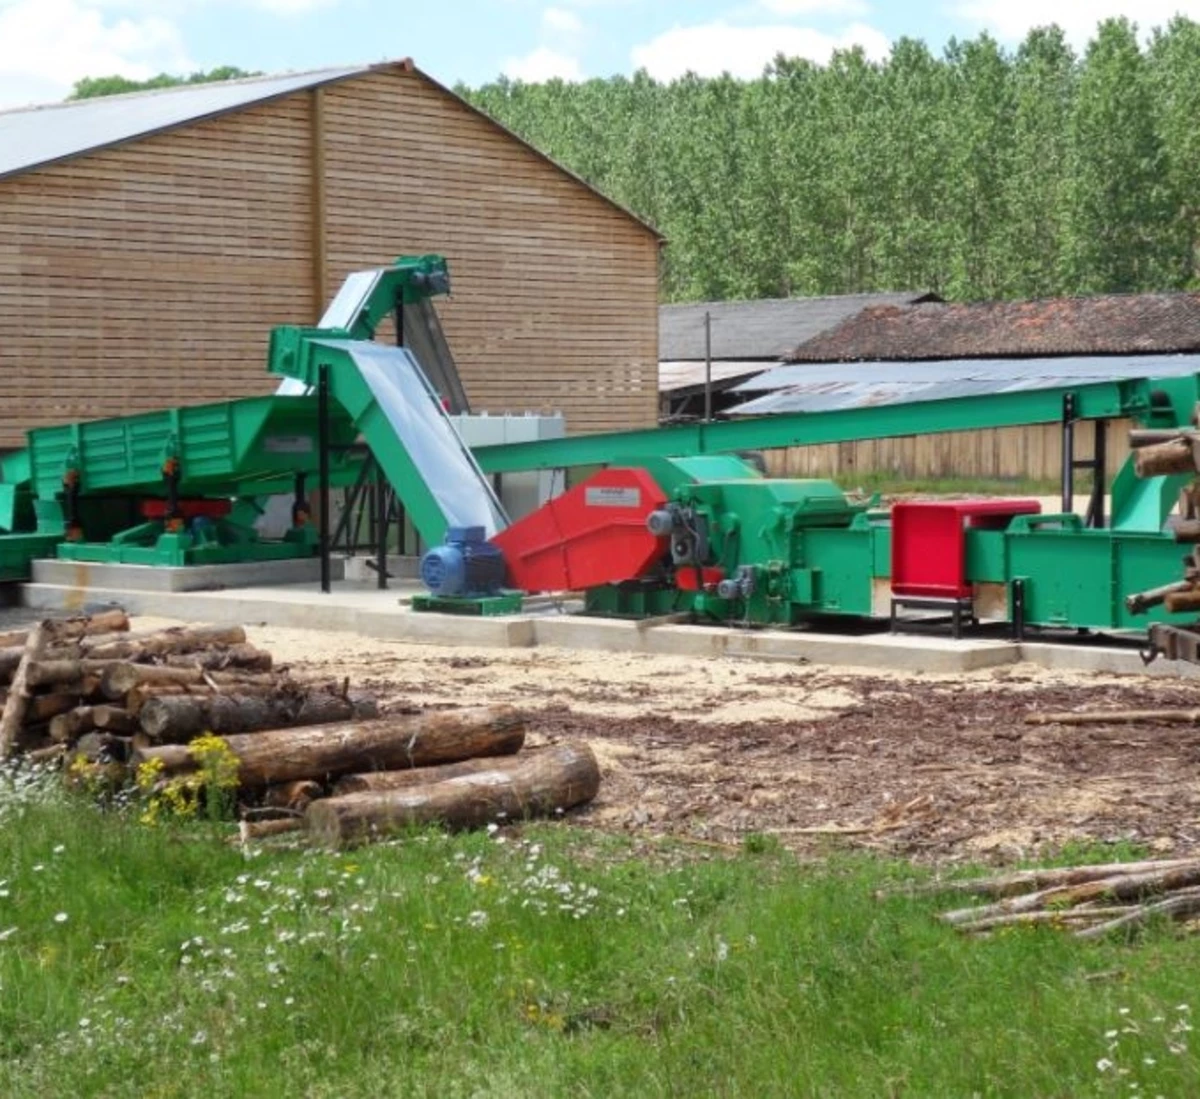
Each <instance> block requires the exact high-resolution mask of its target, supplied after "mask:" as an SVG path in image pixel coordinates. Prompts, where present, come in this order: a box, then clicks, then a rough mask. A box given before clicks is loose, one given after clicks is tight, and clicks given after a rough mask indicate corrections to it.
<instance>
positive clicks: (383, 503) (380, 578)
mask: <svg viewBox="0 0 1200 1099" xmlns="http://www.w3.org/2000/svg"><path fill="white" fill-rule="evenodd" d="M391 487H392V486H391V485H389V484H388V481H387V478H386V477H385V476H384V475H383V467H382V466H380V465H379V463H378V462H376V463H375V515H376V516H377V518H376V521H375V584H376V586H377V587H378V588H379V589H380V591H382V590H383V589H384V588H386V587H387V586H388V568H387V559H388V530H389V529H390V526H391V524H390V523H389V521H388V520H389V518H390V516H389V515H388V511H389V506H388V505H389V503H390V501H389V500H388V496H389V495H390V490H391Z"/></svg>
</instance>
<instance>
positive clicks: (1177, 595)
mask: <svg viewBox="0 0 1200 1099" xmlns="http://www.w3.org/2000/svg"><path fill="white" fill-rule="evenodd" d="M1163 604H1164V605H1165V606H1166V609H1167V613H1168V614H1188V613H1189V612H1191V611H1200V590H1197V589H1196V588H1192V589H1191V590H1190V591H1174V592H1171V594H1170V595H1168V596H1167V597H1166V599H1164V600H1163Z"/></svg>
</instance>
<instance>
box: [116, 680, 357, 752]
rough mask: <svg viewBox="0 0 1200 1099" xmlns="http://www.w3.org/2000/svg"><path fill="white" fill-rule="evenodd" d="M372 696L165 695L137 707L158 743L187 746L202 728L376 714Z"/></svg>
mask: <svg viewBox="0 0 1200 1099" xmlns="http://www.w3.org/2000/svg"><path fill="white" fill-rule="evenodd" d="M378 713H379V708H378V706H376V704H375V700H374V699H360V700H355V699H353V698H341V697H339V696H337V695H332V694H328V693H326V692H324V691H287V690H285V691H280V692H278V693H275V694H268V695H258V696H256V695H241V694H228V695H174V696H171V695H167V696H163V697H160V698H151V699H149V700H148V701H147V702H145V703H144V704H143V706H142V707H141V709H140V710H139V711H138V724H139V725H140V726H141V729H142V732H144V733H145V734H146V735H147V736H148V737H150V739H151V740H154V741H157V742H159V743H160V744H186V743H187V742H188V741H189V740H191V739H192V737H195V736H199V735H200V734H201V733H203V732H213V733H219V734H222V735H223V734H226V733H249V732H253V731H255V730H258V729H286V728H291V727H293V726H296V725H329V724H332V723H334V722H337V721H355V720H358V721H361V720H363V719H365V718H372V717H376V716H378Z"/></svg>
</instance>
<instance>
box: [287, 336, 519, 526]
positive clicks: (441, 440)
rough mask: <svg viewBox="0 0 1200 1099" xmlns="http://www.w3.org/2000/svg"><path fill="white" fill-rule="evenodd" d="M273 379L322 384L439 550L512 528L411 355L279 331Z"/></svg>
mask: <svg viewBox="0 0 1200 1099" xmlns="http://www.w3.org/2000/svg"><path fill="white" fill-rule="evenodd" d="M270 369H271V371H272V372H273V373H276V374H282V375H284V376H286V377H290V378H294V379H296V380H297V381H299V382H302V383H303V384H304V385H305V386H307V387H310V388H314V389H318V390H319V388H320V386H321V384H322V379H324V384H325V385H326V386H327V387H328V395H329V399H330V401H331V402H333V403H336V404H337V405H338V406H339V407H340V408H341V409H342V410H343V411H344V412H345V414H346V415H347V416H348V417H349V418H350V420H351V422H352V423H353V424H354V426H355V428H356V429H357V430H358V431H359V432H360V433H361V435H362V437H363V439H364V440H365V441H366V443H367V445H368V446H369V447H370V448H371V453H372V454H373V455H374V457H375V461H376V462H377V463H378V465H379V467H380V468H381V469H382V470H383V473H384V475H385V476H386V477H387V479H388V481H389V483H390V484H391V485H392V487H393V488H394V489H395V491H396V494H397V495H398V496H399V498H400V500H401V501H402V502H403V503H404V506H405V508H406V509H407V511H408V514H409V516H410V517H411V519H412V521H413V525H414V526H415V527H416V529H417V531H418V533H419V534H420V535H421V537H422V538H423V539H424V540H425V541H426V542H427V543H428V544H430V545H435V544H437V543H438V542H440V541H441V540H442V539H443V538H445V536H446V531H447V529H449V528H450V527H471V526H481V527H483V528H484V531H485V534H486V535H488V536H489V537H490V536H491V535H493V534H495V533H497V532H498V531H501V530H503V529H505V528H506V527H507V526H508V517H507V515H505V513H504V508H503V507H502V506H501V504H500V501H499V500H498V499H497V498H496V495H495V493H494V492H493V491H492V487H491V485H490V484H489V483H488V480H487V478H486V477H485V476H484V475H483V473H482V472H481V471H480V469H479V466H478V464H477V463H476V462H475V459H474V458H473V457H472V455H471V452H470V450H468V448H467V447H466V445H465V444H464V443H463V441H462V440H461V438H459V435H458V432H457V431H456V430H455V429H454V425H453V424H452V423H451V422H450V419H449V417H448V416H447V415H446V412H445V409H444V408H443V407H442V402H441V398H440V397H439V395H438V394H437V393H436V392H434V390H433V388H432V386H431V385H430V384H429V381H428V379H427V378H426V377H425V375H424V373H423V372H422V370H421V368H420V366H419V365H418V364H417V361H416V359H415V358H414V357H413V355H412V353H411V352H410V351H409V350H408V349H407V348H403V347H384V346H382V345H380V344H374V343H369V342H367V341H362V340H349V339H338V338H331V337H330V336H329V334H328V333H326V332H323V331H322V330H320V329H297V328H291V329H289V328H281V329H276V330H275V331H274V332H273V333H272V335H271V367H270Z"/></svg>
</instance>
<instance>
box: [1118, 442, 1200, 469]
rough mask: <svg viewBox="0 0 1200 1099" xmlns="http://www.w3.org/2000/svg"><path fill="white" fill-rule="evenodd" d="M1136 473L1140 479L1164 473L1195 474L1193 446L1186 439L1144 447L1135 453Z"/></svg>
mask: <svg viewBox="0 0 1200 1099" xmlns="http://www.w3.org/2000/svg"><path fill="white" fill-rule="evenodd" d="M1133 464H1134V472H1135V473H1136V474H1137V475H1138V476H1139V477H1155V476H1157V475H1159V474H1162V473H1195V472H1196V460H1195V458H1194V457H1193V456H1192V445H1191V443H1189V442H1188V441H1187V440H1186V439H1173V440H1171V442H1169V443H1156V444H1154V445H1152V446H1144V447H1141V448H1140V449H1138V450H1135V451H1134V452H1133Z"/></svg>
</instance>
